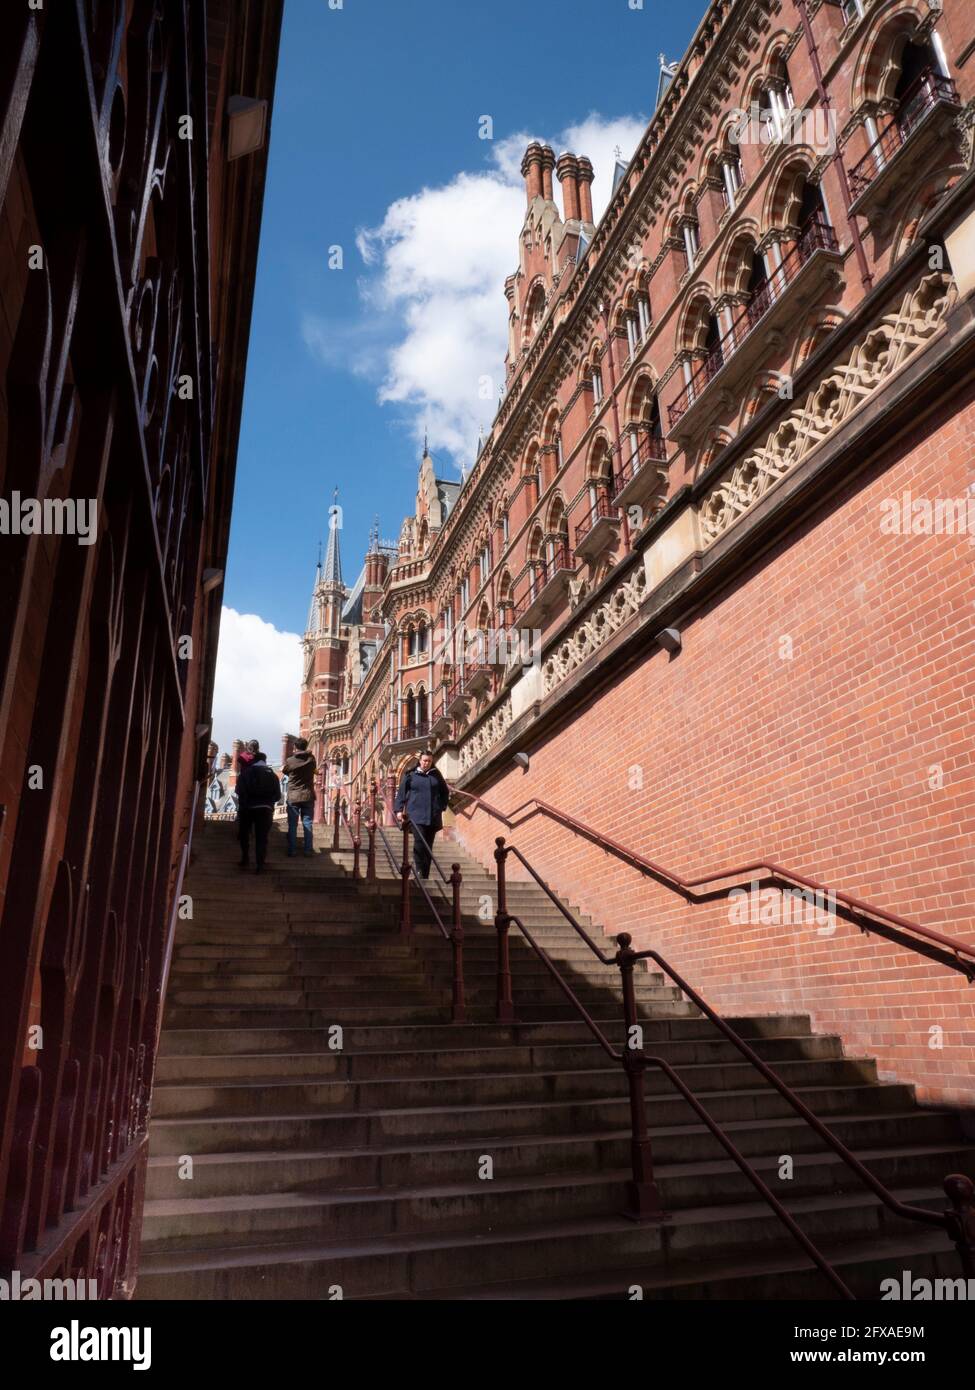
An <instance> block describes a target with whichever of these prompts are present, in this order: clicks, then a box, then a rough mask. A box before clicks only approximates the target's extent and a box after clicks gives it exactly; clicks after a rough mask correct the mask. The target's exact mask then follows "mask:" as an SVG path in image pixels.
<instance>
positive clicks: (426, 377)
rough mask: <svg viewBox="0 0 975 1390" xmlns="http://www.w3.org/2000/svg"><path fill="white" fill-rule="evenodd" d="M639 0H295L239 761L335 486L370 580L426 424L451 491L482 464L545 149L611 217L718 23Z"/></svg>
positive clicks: (348, 561) (265, 245)
mask: <svg viewBox="0 0 975 1390" xmlns="http://www.w3.org/2000/svg"><path fill="white" fill-rule="evenodd" d="M333 3H334V0H333ZM635 3H637V0H531V3H529V4H526V3H525V0H491V2H490V3H488V4H478V3H476V2H473V0H468V2H465V0H344V3H343V5H342V8H341V9H332V8H330V5H329V0H286V5H285V18H284V30H283V35H282V44H281V54H280V63H279V68H278V80H277V91H276V96H275V107H274V117H273V129H272V138H271V152H270V166H269V172H268V182H267V190H266V197H265V208H264V223H263V230H262V236H261V251H260V260H259V265H258V275H257V287H256V293H255V301H254V316H253V324H252V331H251V343H250V355H249V360H248V368H247V383H246V391H245V398H244V414H243V424H242V433H241V445H240V452H239V457H238V464H237V486H236V494H235V502H234V514H233V523H232V528H231V541H230V559H229V565H228V573H227V584H226V589H225V594H224V603H225V605H226V607H227V608H228V609H230V610H233V613H234V614H236V615H252V616H253V617H254V619H255V621H256V620H257V619H259V620H260V623H261V625H260V626H255V625H254V624H253V623H252V624H251V626H250V628H249V629H248V630H247V631H246V632H245V631H243V630H242V629H241V624H240V623H235V620H234V619H233V618H231V619H229V620H225V622H224V628H223V634H222V640H221V658H222V660H221V663H220V664H219V665H218V690H217V701H216V710H215V715H216V716H217V718H216V721H215V722H216V728H215V735H216V737H217V739H218V741H221V737H222V739H223V742H224V746H225V744H226V740H227V738H228V737H245V736H248V735H246V734H244V733H242V732H240V731H239V726H241V725H242V723H243V722H246V721H247V720H250V722H251V724H256V725H260V726H261V728H260V729H259V736H262V737H264V735H263V733H262V732H261V729H263V727H264V726H265V725H266V726H267V728H268V731H269V732H268V735H267V737H270V730H271V729H272V728H273V725H274V722H275V720H277V721H278V722H280V720H281V719H286V718H288V717H289V716H288V714H287V711H286V710H285V711H284V712H283V713H281V714H280V716H279V715H278V713H277V708H278V706H277V705H275V703H274V702H275V700H277V701H279V702H280V700H281V698H283V696H282V695H281V694H280V693H278V694H276V695H272V694H270V693H269V692H268V691H266V690H265V689H264V688H263V687H262V686H260V683H258V685H257V686H255V688H254V689H253V692H252V703H251V704H250V705H248V704H247V703H246V698H245V692H244V691H242V690H240V689H235V690H234V691H233V692H230V691H229V690H228V681H229V680H230V678H231V676H232V675H233V678H234V681H235V683H236V685H237V686H239V685H240V683H241V682H240V679H239V673H240V669H241V668H240V666H239V664H237V661H238V655H237V654H236V653H235V652H234V651H232V650H230V649H231V648H232V647H234V646H235V644H236V643H238V642H239V641H241V640H244V641H245V642H246V644H247V645H248V646H249V647H250V649H251V652H252V654H253V653H254V652H258V651H263V647H262V641H263V638H264V637H266V638H268V639H269V641H270V643H271V649H269V651H268V653H267V657H266V660H268V661H271V660H274V661H277V660H278V659H279V658H280V654H281V648H280V646H279V645H275V643H276V642H277V638H278V637H280V636H281V635H282V634H294V633H296V632H300V631H301V629H302V628H303V627H304V622H305V618H306V614H307V608H308V600H309V596H310V590H311V584H312V579H313V574H314V566H315V558H316V552H317V546H318V542H319V540H320V539H321V538H322V537H324V536H325V534H326V528H327V518H328V507H329V504H330V502H331V495H332V488H333V486H335V485H338V487H339V494H340V495H339V501H340V503H341V505H342V509H343V529H342V535H341V539H342V558H343V565H344V570H345V578H346V581H347V582H349V583H351V582H352V580H353V579H354V578H355V575H356V573H357V572H358V569H359V565H360V563H361V557H362V553H363V550H364V548H365V543H366V540H367V537H368V531H369V527H370V525H371V524H372V521H373V517H374V516H375V515H376V514H378V516H379V519H380V527H381V531H382V533H383V535H384V536H385V537H390V538H395V536H396V535H397V534H398V529H399V524H400V521H401V519H402V517H403V516H404V515H405V514H406V513H407V512H410V511H412V509H413V506H414V497H415V490H416V469H417V463H418V458H419V453H420V450H421V448H422V439H423V433H424V429H427V430H429V434H430V443H431V449H432V451H433V453H434V457H435V459H436V461H437V463H438V471H441V472H442V473H443V475H444V476H447V477H456V476H458V467H459V464H460V462H461V461H462V459H464V458H465V457H466V458H467V459H468V460H469V459H470V458H471V457H472V455H473V451H474V449H475V447H476V442H477V431H478V424H479V422H481V423H483V424H484V426H485V428H486V427H487V425H488V424H489V422H490V419H491V417H492V415H493V411H494V407H495V403H496V400H497V387H498V385H499V384H500V379H501V365H502V359H503V355H504V349H505V341H506V306H505V301H504V296H503V280H504V276H505V275H506V274H509V273H510V272H511V271H512V270H514V269H515V267H516V264H517V236H518V232H519V229H520V225H521V219H522V216H523V212H524V193H523V186H522V184H521V180H520V176H519V174H518V171H517V165H518V163H519V161H520V157H521V154H522V153H523V151H524V145H525V143H527V140H528V139H531V138H539V139H545V140H548V141H549V142H550V143H551V144H552V145H553V146H554V147H555V148H556V152H557V153H558V151H559V149H564V148H572V149H573V150H574V152H575V153H576V154H580V155H581V154H586V155H588V156H589V157H590V158H591V159H592V161H593V164H594V166H595V168H596V184H595V186H594V190H593V193H594V202H595V204H596V214H597V217H598V215H599V213H600V211H601V209H602V204H603V202H604V199H605V196H606V194H607V192H608V181H609V178H610V176H611V171H612V164H613V154H612V152H613V149H614V147H615V146H619V148H620V149H621V150H622V151H623V154H624V157H626V158H628V157H629V155H630V153H631V152H632V149H633V146H634V145H635V143H636V140H637V139H638V138H639V134H640V133H641V131H642V129H643V127H644V125H645V123H646V120H647V119H648V118H649V116H650V113H651V110H652V107H653V102H654V98H655V94H656V88H657V77H658V54H659V53H660V52H661V51H663V52H665V53H666V54H667V57H668V58H669V59H674V58H679V57H680V56H681V55H682V54H683V52H684V49H685V47H686V45H687V42H688V40H689V39H690V37H691V35H692V33H693V31H694V28H695V27H696V24H697V22H698V20H699V18H700V14H701V13H702V12H703V9H704V4H703V0H701V3H694V4H691V5H687V6H680V7H675V6H674V5H670V4H668V5H664V4H662V3H660V0H644V6H643V8H642V9H633V8H631V4H635ZM483 116H490V118H491V120H492V122H493V136H494V138H493V139H491V140H484V139H480V138H479V129H480V128H481V127H479V122H480V119H481V117H483ZM557 187H558V186H557V185H556V189H557ZM556 196H557V197H558V192H556ZM335 246H340V247H341V248H342V258H343V267H342V268H341V269H330V268H329V258H330V248H331V247H335ZM332 259H333V260H334V259H335V256H334V253H332ZM485 377H490V378H491V380H490V390H489V391H488V394H487V396H486V397H485V390H486V387H485V385H484V378H485ZM292 645H293V641H292ZM272 650H273V655H272ZM232 657H233V658H234V664H233V665H232V666H231V665H230V664H228V663H230V660H231V658H232ZM264 659H265V658H263V657H262V658H261V660H264ZM296 662H297V657H296V656H293V657H291V658H289V662H288V663H286V664H287V665H288V666H289V671H290V670H292V669H293V670H297V666H296V664H295V665H292V663H296ZM221 666H222V667H223V670H222V672H221V669H220V667H221ZM292 680H293V677H292V676H291V675H290V674H289V675H288V676H287V678H285V677H284V674H283V673H282V677H281V681H280V685H281V690H282V691H283V690H284V689H285V688H288V689H290V688H291V684H290V683H291V681H292ZM262 702H263V703H262ZM228 721H230V722H228ZM221 725H222V726H223V727H222V729H221ZM231 726H232V727H233V729H234V730H235V732H230V730H231ZM268 751H269V752H270V751H271V749H270V748H269V750H268Z"/></svg>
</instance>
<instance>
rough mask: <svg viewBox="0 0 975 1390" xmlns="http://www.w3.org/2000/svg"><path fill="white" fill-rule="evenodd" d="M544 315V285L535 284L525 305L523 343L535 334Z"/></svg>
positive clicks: (529, 340) (526, 342) (527, 341)
mask: <svg viewBox="0 0 975 1390" xmlns="http://www.w3.org/2000/svg"><path fill="white" fill-rule="evenodd" d="M544 317H545V286H544V285H542V284H541V283H539V284H537V285H536V286H535V288H534V289H533V290H532V292H531V295H530V297H529V300H528V303H527V305H526V306H525V334H524V343H525V345H526V346H527V344H528V343H530V342H531V340H532V339H533V338H534V337H535V334H536V333H537V332H538V330H539V329H540V328H541V326H542V319H543V318H544Z"/></svg>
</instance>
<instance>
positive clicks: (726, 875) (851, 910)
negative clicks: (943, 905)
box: [451, 787, 975, 984]
mask: <svg viewBox="0 0 975 1390" xmlns="http://www.w3.org/2000/svg"><path fill="white" fill-rule="evenodd" d="M451 795H453V796H462V797H465V798H466V799H467V800H469V801H473V802H476V803H477V805H479V806H481V807H483V809H484V810H485V811H486V812H487V813H488V814H489V815H492V816H494V818H495V819H496V820H499V821H500V822H501V823H502V824H503V825H505V826H507V828H508V829H509V830H514V829H516V828H517V827H518V826H519V825H521V824H523V822H524V820H526V819H528V817H527V816H526V817H523V818H522V820H517V819H515V818H516V817H518V816H520V814H521V812H523V811H525V810H527V809H528V808H529V807H532V806H534V807H536V808H537V809H538V810H539V811H541V812H542V813H543V814H545V815H548V816H551V817H552V819H553V820H557V821H560V822H561V823H562V824H563V825H565V826H567V827H568V828H569V829H570V830H572V831H574V832H575V833H576V834H578V835H580V836H582V837H583V838H584V839H587V840H590V841H592V842H593V843H595V844H597V845H598V846H599V847H600V848H601V849H604V850H606V851H607V852H608V853H610V854H613V855H615V856H616V857H617V858H619V859H623V860H624V861H626V862H627V863H629V864H630V865H631V866H632V867H634V868H636V869H638V870H639V871H640V872H641V873H645V874H646V875H647V876H648V877H650V878H653V879H655V880H656V881H657V882H658V883H660V884H662V885H663V886H664V887H665V888H669V889H670V890H671V891H672V892H673V893H676V894H677V895H678V896H680V897H682V898H683V899H684V900H685V902H689V903H698V902H708V901H710V900H712V899H714V898H718V897H724V896H726V895H727V894H728V893H730V892H731V891H732V888H731V886H728V887H725V888H718V889H714V890H712V891H710V892H697V891H696V890H697V889H699V888H701V887H702V886H703V885H705V884H709V883H718V882H719V881H720V880H722V879H730V878H741V877H742V876H743V875H745V874H755V873H759V872H764V873H765V874H766V875H767V876H768V877H766V878H763V879H759V880H758V881H757V882H758V884H760V885H761V884H773V885H776V886H780V887H781V886H782V885H783V884H785V885H786V886H789V885H790V884H799V885H800V886H802V887H803V888H808V889H811V890H812V891H813V892H816V893H822V894H825V895H826V896H827V897H829V898H830V899H831V900H832V901H834V902H835V903H836V904H837V905H838V906H842V907H843V908H844V909H845V915H846V916H847V919H848V920H850V921H852V922H853V924H854V925H855V926H857V927H859V929H860V930H861V931H862V932H865V933H868V934H869V933H870V932H871V931H874V932H876V933H877V934H878V935H885V936H887V939H890V940H894V941H895V942H897V943H898V944H900V945H903V946H907V947H909V948H910V949H911V950H914V951H917V952H918V953H919V954H920V955H923V956H925V957H926V958H927V959H929V960H936V961H938V962H939V963H940V964H942V965H946V966H947V967H948V968H949V969H951V970H955V971H957V973H958V974H961V975H964V976H965V977H966V978H967V980H968V982H969V984H971V983H973V982H975V946H969V945H967V944H966V943H965V942H964V941H960V940H959V939H958V938H957V937H953V936H946V935H945V934H944V933H942V932H937V931H934V930H932V929H931V928H930V927H923V926H922V925H921V924H920V922H914V921H912V920H911V919H910V918H908V917H901V916H900V915H899V914H898V913H896V912H890V911H888V910H887V909H886V908H882V907H878V906H877V905H876V904H874V903H870V902H867V901H866V900H864V899H863V898H857V897H855V896H854V895H853V894H852V893H845V892H843V891H842V890H841V889H835V888H829V887H827V885H826V884H824V883H820V882H819V881H818V880H817V879H814V878H810V877H808V875H805V874H800V873H797V872H796V871H795V870H794V869H788V868H785V867H784V866H783V865H781V864H777V863H775V862H774V861H773V860H770V859H761V860H757V861H755V862H753V863H750V864H739V865H735V866H733V867H729V868H724V869H714V870H711V871H710V872H709V873H706V874H702V875H701V876H700V877H698V878H684V877H683V876H682V875H680V874H678V873H676V872H675V871H674V870H672V869H666V868H664V867H663V865H661V864H655V863H654V862H653V860H652V859H647V858H646V857H645V856H644V855H642V854H639V853H638V852H637V851H636V850H631V849H628V848H627V847H626V846H625V845H621V844H619V842H618V841H616V840H613V839H612V838H611V837H610V836H608V835H605V834H603V833H602V831H599V830H596V829H594V827H593V826H591V825H587V824H586V823H585V822H584V821H581V820H578V819H577V818H576V817H575V816H571V815H569V814H568V812H566V811H561V810H559V808H558V807H556V806H552V805H550V804H549V803H548V802H547V801H543V800H541V798H540V797H530V798H529V799H528V800H527V801H524V802H522V804H521V805H520V806H517V807H516V808H515V809H514V810H513V811H512V812H511V813H510V814H506V813H505V812H504V811H501V810H499V809H498V807H496V806H492V805H491V803H490V802H488V801H485V800H484V798H483V797H480V796H476V795H475V794H474V793H473V792H467V791H463V790H461V789H460V788H459V787H457V788H455V787H452V788H451ZM539 881H540V880H539ZM864 917H868V918H870V921H869V923H865V922H864V920H863V919H864ZM891 931H893V932H896V933H898V934H897V935H893V936H890V935H888V933H889V932H891ZM905 931H909V932H913V933H914V934H915V935H917V936H920V937H922V938H924V940H925V941H927V942H931V943H932V946H933V947H936V948H940V949H936V950H935V949H932V950H929V951H927V950H923V949H922V948H921V946H920V945H919V944H918V943H917V942H914V941H910V940H905V939H904V938H903V937H901V936H900V935H899V933H900V932H905ZM942 951H945V952H950V953H951V955H950V956H947V955H944V954H942ZM963 957H969V959H963Z"/></svg>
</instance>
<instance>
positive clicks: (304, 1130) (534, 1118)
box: [150, 1076, 913, 1155]
mask: <svg viewBox="0 0 975 1390" xmlns="http://www.w3.org/2000/svg"><path fill="white" fill-rule="evenodd" d="M618 1084H619V1088H620V1090H619V1094H618V1095H614V1094H612V1093H610V1094H608V1095H606V1096H601V1097H590V1098H585V1097H582V1098H578V1097H565V1096H562V1097H559V1098H552V1099H548V1100H541V1101H540V1100H535V1101H510V1102H507V1103H504V1102H496V1103H490V1102H479V1103H477V1104H464V1103H455V1104H452V1105H429V1106H414V1107H409V1106H405V1105H395V1106H392V1107H388V1108H385V1109H377V1110H373V1111H365V1110H362V1109H360V1110H357V1111H351V1110H342V1109H335V1110H332V1111H324V1110H322V1109H319V1110H318V1111H315V1110H313V1109H305V1110H304V1111H296V1112H294V1113H292V1114H284V1113H279V1114H271V1113H268V1112H267V1111H265V1112H264V1113H261V1114H244V1115H229V1114H226V1113H225V1114H207V1115H203V1116H192V1115H190V1116H179V1117H178V1118H171V1117H167V1116H156V1115H154V1117H153V1123H152V1128H151V1132H150V1152H151V1153H152V1154H153V1155H157V1154H164V1153H188V1154H199V1153H221V1152H227V1151H229V1150H236V1151H238V1152H239V1151H243V1150H248V1149H250V1150H253V1149H269V1148H276V1147H277V1148H282V1149H285V1148H298V1149H312V1148H321V1147H328V1148H331V1147H349V1148H353V1147H361V1146H363V1145H365V1144H368V1143H376V1144H387V1143H394V1142H396V1141H398V1140H401V1141H405V1140H407V1139H418V1140H428V1139H432V1138H440V1139H443V1140H452V1139H463V1138H470V1137H472V1136H481V1137H484V1138H486V1139H489V1138H492V1137H494V1136H496V1135H497V1136H504V1135H508V1136H511V1135H519V1134H521V1135H525V1134H566V1133H572V1132H574V1131H575V1130H585V1131H591V1130H617V1129H620V1128H622V1127H624V1126H625V1125H626V1124H628V1123H629V1102H628V1099H627V1096H626V1089H625V1083H624V1081H623V1078H622V1076H621V1077H620V1078H619V1081H618ZM798 1094H799V1095H800V1097H801V1098H802V1099H803V1100H804V1101H805V1102H806V1104H807V1105H808V1106H809V1108H810V1109H811V1110H812V1111H813V1113H814V1114H816V1115H818V1116H820V1117H827V1116H835V1115H852V1114H861V1115H862V1114H879V1113H883V1112H884V1111H887V1112H890V1111H895V1110H903V1109H905V1108H906V1107H907V1106H908V1105H909V1104H910V1103H911V1100H912V1099H913V1097H912V1095H911V1092H910V1088H909V1087H906V1086H897V1085H888V1086H819V1087H809V1088H807V1089H804V1090H801V1091H799V1092H798ZM697 1099H698V1100H699V1101H700V1103H701V1104H702V1105H704V1107H705V1109H706V1110H707V1112H708V1113H709V1114H710V1115H711V1117H712V1119H713V1120H715V1121H717V1122H718V1123H719V1124H725V1123H726V1122H728V1121H732V1120H741V1119H743V1118H747V1119H751V1120H770V1119H781V1118H782V1117H783V1116H788V1115H791V1114H792V1113H793V1112H792V1111H791V1108H790V1106H789V1105H788V1104H787V1102H786V1101H785V1100H784V1099H783V1098H782V1097H781V1096H779V1095H778V1094H777V1093H776V1092H774V1091H771V1090H770V1089H768V1088H764V1089H762V1090H737V1091H726V1090H723V1091H719V1092H715V1093H708V1092H703V1093H700V1094H699V1095H698V1097H697ZM647 1114H648V1124H649V1125H650V1126H651V1127H652V1128H655V1127H658V1126H668V1125H678V1124H682V1123H686V1122H687V1118H688V1107H687V1102H686V1101H685V1100H684V1098H683V1097H682V1096H680V1095H676V1094H672V1095H666V1094H662V1095H650V1096H649V1097H648V1099H647Z"/></svg>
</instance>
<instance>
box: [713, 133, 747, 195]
mask: <svg viewBox="0 0 975 1390" xmlns="http://www.w3.org/2000/svg"><path fill="white" fill-rule="evenodd" d="M718 165H719V177H720V179H721V193H722V196H723V198H724V204H725V207H726V208H728V209H730V210H731V211H734V209H735V208H736V207H737V206H738V193H739V190H740V189H741V186H742V184H743V183H744V182H745V170H744V168H743V167H742V162H741V155H740V154H739V151H738V146H737V145H736V144H734V143H733V142H732V140H731V139H730V137H729V136H728V135H726V136H725V139H724V144H723V146H722V149H721V154H720V155H719V156H718Z"/></svg>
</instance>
